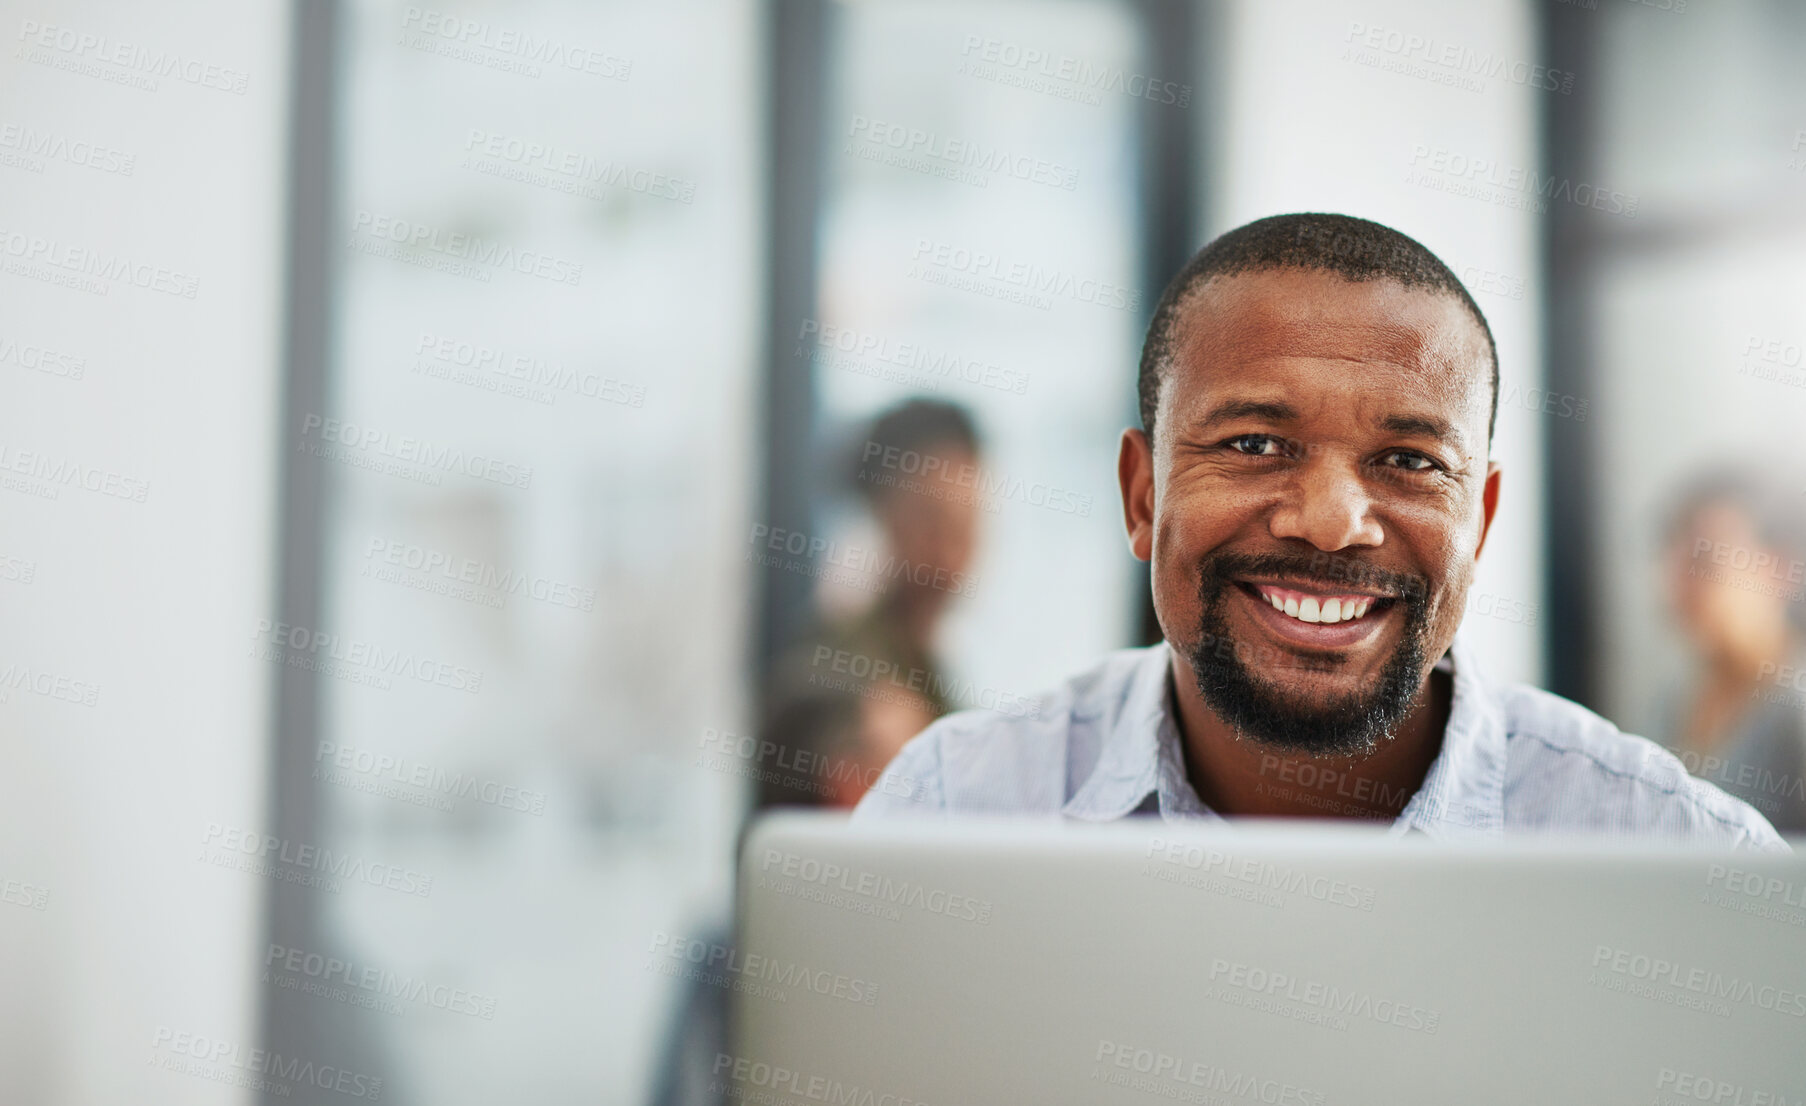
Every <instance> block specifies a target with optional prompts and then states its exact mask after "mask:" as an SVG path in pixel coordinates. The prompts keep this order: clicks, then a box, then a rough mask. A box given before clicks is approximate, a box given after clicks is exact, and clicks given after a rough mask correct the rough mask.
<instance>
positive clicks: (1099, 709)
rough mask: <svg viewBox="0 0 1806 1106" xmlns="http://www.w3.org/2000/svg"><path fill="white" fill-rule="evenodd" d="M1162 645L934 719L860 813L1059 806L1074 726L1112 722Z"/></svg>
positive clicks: (1109, 657) (1111, 656)
mask: <svg viewBox="0 0 1806 1106" xmlns="http://www.w3.org/2000/svg"><path fill="white" fill-rule="evenodd" d="M1159 648H1162V646H1151V647H1149V648H1144V649H1119V650H1116V651H1114V652H1111V653H1108V654H1106V655H1105V656H1104V657H1103V658H1102V659H1100V660H1099V661H1098V662H1097V663H1096V664H1094V665H1092V666H1091V667H1089V668H1087V669H1085V670H1083V671H1081V672H1078V673H1075V674H1074V675H1072V676H1070V677H1068V678H1067V679H1065V680H1063V681H1061V682H1060V683H1059V684H1057V685H1055V686H1054V687H1051V688H1049V689H1047V690H1046V691H1043V692H1041V693H1040V694H1039V695H1035V696H1032V697H1019V696H1009V697H1000V700H999V702H1000V706H999V708H997V709H974V710H962V711H955V712H954V713H952V714H948V715H946V716H944V717H942V718H939V719H937V720H936V721H934V722H933V723H931V724H930V725H929V726H928V727H927V728H926V729H924V730H923V731H922V732H921V733H920V734H917V735H916V736H915V737H914V738H912V739H910V741H909V742H908V743H907V744H906V745H904V746H903V749H902V751H901V752H899V753H898V754H897V757H896V759H895V760H893V761H891V763H890V766H889V767H887V768H886V769H885V770H884V774H883V775H882V776H881V777H880V778H879V780H878V783H877V785H876V786H875V787H873V789H872V793H871V794H868V795H867V797H866V799H865V800H864V801H862V802H861V803H860V804H859V813H860V815H861V816H869V815H870V814H872V813H880V814H881V813H889V812H891V811H893V810H895V811H901V810H909V809H915V810H953V811H959V812H963V813H1000V814H1001V813H1011V814H1015V813H1037V812H1040V813H1054V812H1057V811H1058V810H1059V809H1060V807H1061V806H1062V805H1064V803H1065V801H1066V782H1067V757H1068V754H1069V752H1070V748H1071V738H1072V735H1073V732H1074V730H1075V729H1077V728H1079V727H1102V728H1103V729H1104V730H1105V731H1107V730H1108V728H1109V727H1110V726H1112V725H1114V723H1115V720H1116V713H1117V712H1119V711H1120V710H1121V709H1122V705H1123V700H1124V699H1125V697H1126V693H1127V689H1128V686H1129V684H1130V682H1131V681H1132V680H1134V678H1135V677H1136V675H1137V674H1139V673H1140V672H1141V671H1142V670H1143V666H1144V665H1146V664H1147V663H1149V661H1150V660H1151V659H1152V658H1151V657H1150V652H1151V650H1153V649H1159ZM1005 702H1007V704H1008V706H1007V707H1005V706H1002V704H1003V703H1005Z"/></svg>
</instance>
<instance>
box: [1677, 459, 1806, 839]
mask: <svg viewBox="0 0 1806 1106" xmlns="http://www.w3.org/2000/svg"><path fill="white" fill-rule="evenodd" d="M1801 515H1802V504H1801V503H1800V502H1799V500H1798V497H1789V496H1787V495H1786V494H1785V492H1784V491H1783V490H1782V489H1779V488H1776V487H1774V486H1772V482H1771V481H1767V480H1765V479H1763V478H1761V477H1759V476H1757V475H1755V474H1753V473H1749V472H1735V471H1727V472H1720V473H1715V474H1712V475H1709V476H1707V477H1705V478H1703V479H1702V480H1700V481H1698V482H1697V483H1695V484H1694V485H1692V486H1691V487H1690V488H1689V489H1688V490H1687V491H1686V492H1685V493H1684V494H1683V495H1682V496H1681V498H1680V501H1679V503H1678V504H1677V505H1676V507H1675V508H1674V511H1673V513H1672V514H1671V516H1670V520H1669V524H1668V528H1667V569H1668V571H1667V574H1666V575H1667V580H1666V583H1667V585H1668V591H1669V597H1670V599H1671V601H1672V603H1673V606H1674V610H1675V612H1676V615H1677V616H1678V620H1679V622H1680V625H1681V628H1682V631H1683V632H1684V633H1685V635H1686V637H1687V643H1688V646H1689V647H1690V648H1691V649H1692V651H1693V652H1694V653H1695V654H1696V655H1697V657H1698V661H1699V666H1698V670H1697V671H1698V676H1697V679H1696V681H1695V683H1694V684H1693V686H1692V687H1690V688H1688V689H1687V690H1686V691H1685V693H1684V694H1677V695H1676V696H1674V697H1672V698H1670V699H1669V700H1668V701H1667V702H1666V703H1664V704H1663V709H1662V711H1661V719H1660V723H1659V724H1660V725H1661V726H1662V727H1663V731H1664V732H1662V733H1661V734H1660V737H1661V740H1662V742H1663V744H1665V745H1667V746H1668V747H1669V748H1670V749H1672V750H1673V751H1674V752H1675V754H1676V755H1677V756H1679V757H1680V758H1681V762H1682V763H1683V764H1685V765H1686V766H1687V769H1688V771H1690V772H1692V773H1693V774H1694V775H1696V776H1699V777H1700V778H1702V779H1706V780H1709V781H1711V782H1712V783H1715V784H1717V785H1718V786H1720V787H1722V788H1724V789H1725V790H1726V791H1729V792H1730V793H1731V794H1733V795H1736V796H1737V797H1738V798H1740V799H1743V800H1744V801H1745V802H1747V803H1749V804H1750V805H1751V806H1753V807H1755V808H1756V809H1757V810H1760V811H1761V812H1762V813H1763V814H1765V815H1767V816H1768V820H1769V821H1770V822H1771V823H1773V825H1774V827H1775V828H1776V829H1777V830H1779V831H1781V832H1782V833H1806V691H1802V690H1801V686H1806V677H1802V676H1800V675H1799V673H1800V672H1801V671H1802V668H1801V666H1802V665H1806V597H1803V594H1802V593H1803V591H1806V581H1803V580H1802V576H1803V575H1806V523H1803V521H1802V518H1801Z"/></svg>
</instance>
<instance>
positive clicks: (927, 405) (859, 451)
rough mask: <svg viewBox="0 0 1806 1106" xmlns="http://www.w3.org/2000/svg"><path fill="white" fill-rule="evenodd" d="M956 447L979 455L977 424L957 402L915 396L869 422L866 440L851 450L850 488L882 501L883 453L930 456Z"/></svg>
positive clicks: (868, 497) (870, 499)
mask: <svg viewBox="0 0 1806 1106" xmlns="http://www.w3.org/2000/svg"><path fill="white" fill-rule="evenodd" d="M948 446H958V447H961V448H963V449H965V450H966V451H967V452H968V453H972V454H977V453H979V452H981V450H980V447H979V438H978V425H977V423H975V422H974V421H973V420H972V415H971V413H970V412H969V411H967V410H966V409H965V408H964V407H961V406H960V405H959V404H957V403H950V402H948V401H947V400H944V399H928V398H926V397H917V398H915V399H909V400H905V401H904V402H902V403H899V404H897V405H896V406H895V407H891V408H888V409H886V410H885V411H884V412H883V413H881V414H879V415H878V417H877V418H875V419H873V420H872V424H871V427H870V428H869V429H868V430H867V431H866V433H865V437H864V439H863V440H861V441H860V442H859V443H858V444H857V445H856V446H855V447H854V450H853V458H852V460H853V471H852V474H851V475H852V479H853V487H854V488H855V489H857V490H858V491H859V493H860V494H861V495H864V496H865V497H866V498H867V500H869V501H873V502H875V501H877V500H878V499H879V498H881V496H882V494H883V491H884V488H883V487H882V486H881V485H882V484H883V481H881V480H880V479H878V478H879V477H880V476H882V475H883V469H882V468H881V467H880V466H881V463H882V462H881V461H874V460H873V458H874V457H877V458H882V457H883V456H885V453H886V451H890V450H897V451H901V452H904V453H911V452H913V453H931V452H933V451H935V450H937V449H945V448H946V447H948Z"/></svg>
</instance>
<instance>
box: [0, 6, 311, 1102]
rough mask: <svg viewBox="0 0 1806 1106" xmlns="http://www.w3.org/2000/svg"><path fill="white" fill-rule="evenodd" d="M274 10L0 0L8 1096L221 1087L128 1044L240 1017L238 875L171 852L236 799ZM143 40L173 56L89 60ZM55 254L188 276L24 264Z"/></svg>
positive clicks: (253, 530) (1, 935)
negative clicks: (30, 257)
mask: <svg viewBox="0 0 1806 1106" xmlns="http://www.w3.org/2000/svg"><path fill="white" fill-rule="evenodd" d="M287 14H288V13H287V7H286V5H280V4H275V3H256V4H221V3H204V2H199V0H175V2H169V3H158V4H155V5H131V4H105V3H81V2H75V0H38V2H35V3H30V4H25V3H15V2H11V0H8V2H5V3H0V39H3V40H4V49H3V50H0V477H4V481H3V482H0V683H4V685H5V686H4V687H0V879H5V880H11V881H17V882H18V883H23V884H29V885H31V886H32V887H33V888H34V889H36V888H42V889H44V890H45V891H46V895H45V897H44V902H43V907H42V909H41V910H40V909H34V908H31V907H28V906H22V905H18V904H16V903H14V902H10V901H0V948H3V949H4V950H5V951H4V952H3V953H0V1098H4V1099H5V1100H7V1101H10V1102H28V1101H29V1102H34V1103H91V1102H134V1103H162V1102H169V1103H176V1102H181V1103H224V1102H237V1101H243V1100H244V1099H245V1097H246V1092H244V1091H242V1090H240V1089H238V1088H235V1087H233V1086H231V1085H229V1084H227V1083H224V1082H219V1081H215V1080H212V1079H205V1078H198V1077H196V1076H193V1075H190V1074H185V1073H179V1072H175V1071H168V1070H164V1069H162V1068H160V1067H158V1066H156V1065H153V1064H151V1063H149V1062H147V1061H149V1060H150V1059H151V1058H152V1057H153V1056H155V1055H158V1053H157V1050H155V1049H154V1048H153V1044H154V1041H155V1036H156V1033H157V1030H158V1028H159V1027H168V1028H170V1029H171V1030H175V1031H186V1032H196V1033H205V1034H210V1035H212V1036H213V1037H214V1038H215V1039H216V1040H225V1041H229V1042H231V1043H233V1044H241V1045H242V1046H243V1047H244V1048H246V1049H248V1048H250V1047H251V1046H252V1045H253V1044H254V1043H255V1039H254V1038H255V1028H256V1027H255V1016H256V1006H255V1001H254V1000H255V995H254V991H253V981H252V970H253V968H254V966H255V965H256V964H257V963H258V960H257V958H256V955H255V949H254V946H255V944H256V942H257V941H258V938H259V936H260V931H261V904H262V899H263V896H264V894H265V892H266V884H265V883H264V881H263V880H261V879H260V878H258V877H256V876H252V875H249V874H246V873H243V872H236V871H228V870H225V869H221V868H217V867H214V866H211V865H208V864H205V863H201V862H199V861H198V860H197V856H198V854H199V852H200V842H201V835H202V833H203V831H204V829H205V828H206V826H207V825H208V823H210V822H219V823H222V824H237V825H239V826H243V827H247V828H260V827H261V825H262V820H263V816H264V797H265V763H266V756H267V752H266V743H267V741H268V729H269V728H268V724H267V720H268V715H269V695H270V688H271V670H270V669H269V668H268V666H255V667H253V666H249V665H247V663H246V662H245V660H244V659H243V657H244V653H245V649H246V647H247V645H248V644H249V641H250V635H251V632H252V629H253V627H254V625H255V622H256V620H257V618H258V617H260V616H261V615H262V614H263V613H264V612H265V611H266V609H267V608H268V607H269V605H270V597H271V591H272V578H271V572H272V568H271V566H272V565H273V564H274V549H273V541H272V527H273V523H274V518H273V490H274V481H275V457H274V456H273V452H272V448H273V447H272V441H273V437H272V435H273V430H274V418H275V403H276V398H277V342H278V321H279V318H280V314H279V303H280V288H279V276H280V265H279V259H280V257H281V250H280V247H281V213H282V204H283V203H284V199H283V196H284V188H283V170H282V159H283V149H282V146H281V141H282V135H283V134H284V126H283V123H284V120H285V116H286V101H287V88H288V73H287V67H288V66H287V62H288V59H287V55H286V48H285V42H286V38H287ZM35 28H57V29H59V30H57V31H51V32H47V34H48V40H47V44H41V43H40V41H39V39H38V37H37V34H38V33H46V32H36V33H34V29H35ZM83 36H88V37H86V38H84V37H83ZM171 52H173V54H174V55H177V56H179V58H180V59H181V66H182V69H183V70H185V71H186V73H187V74H188V75H189V76H192V77H194V78H197V79H198V82H199V83H195V82H191V81H190V80H187V79H184V76H183V74H182V72H177V73H168V72H166V73H164V74H163V75H161V76H153V75H150V74H147V73H145V72H144V70H143V69H142V68H140V69H139V70H138V71H137V76H138V77H139V78H143V82H142V83H143V84H145V85H149V86H150V87H134V85H133V84H131V83H122V82H121V81H120V80H119V79H118V78H120V77H122V76H126V77H130V76H132V75H133V69H132V65H133V59H137V64H139V65H141V66H142V65H152V66H155V65H158V64H167V62H160V61H159V59H161V58H165V57H166V56H167V55H168V54H169V53H171ZM121 58H124V59H126V61H125V62H124V63H123V64H122V63H120V61H119V60H118V59H121ZM190 63H198V65H191V64H190ZM207 66H214V67H218V68H217V69H216V70H214V71H211V72H210V71H209V70H207V69H206V68H205V67H207ZM226 70H230V71H234V72H224V71H226ZM237 74H242V75H243V77H244V86H243V90H242V92H235V91H232V90H230V89H220V88H215V87H209V84H211V83H223V84H228V85H230V84H231V83H233V81H234V80H235V76H236V75H237ZM7 128H16V129H7ZM46 140H47V144H46V145H40V143H44V142H45V141H46ZM95 146H98V147H104V148H106V149H107V150H109V151H112V152H111V153H108V154H105V155H103V156H100V157H99V158H95V157H94V156H93V155H92V152H91V148H92V147H95ZM34 149H39V150H41V151H42V152H40V153H33V150H34ZM128 158H129V161H128V160H127V159H128ZM82 162H92V163H93V164H83V163H82ZM128 167H129V170H130V171H129V173H128V172H125V171H124V170H125V169H126V168H128ZM34 239H36V240H42V242H44V243H49V244H53V245H45V246H43V247H35V246H34V245H33V242H32V240H34ZM34 249H35V250H37V251H38V252H39V262H34V263H27V261H26V258H25V257H23V256H22V255H24V254H27V253H31V252H33V251H34ZM71 250H86V251H91V252H92V253H93V254H94V255H96V256H97V257H99V258H101V259H107V258H111V257H123V258H127V259H129V260H130V262H131V264H132V265H133V266H134V267H136V266H141V265H142V266H154V267H161V268H162V269H165V270H169V271H170V273H168V274H165V275H164V276H161V277H157V278H156V280H157V281H158V282H159V283H167V284H169V285H170V286H172V287H176V288H178V289H180V288H182V287H185V286H186V285H185V284H184V283H183V282H182V281H180V280H178V276H179V277H181V278H192V279H194V280H196V281H198V284H196V285H194V286H193V287H194V295H193V297H192V298H187V297H185V296H183V295H180V294H171V293H170V292H167V291H162V290H158V289H157V288H155V287H151V288H145V287H137V286H134V284H133V282H132V281H131V280H129V279H113V280H110V281H104V282H103V283H104V284H105V285H106V286H105V287H104V294H102V292H101V291H96V290H83V289H80V288H70V287H66V286H61V285H59V284H57V283H53V282H52V279H54V277H55V276H56V275H57V274H66V273H67V270H63V269H55V268H53V267H52V266H50V265H46V264H42V263H41V262H42V261H43V260H44V251H52V252H54V253H55V254H56V256H57V258H58V259H59V260H64V261H67V260H69V258H70V256H71V255H70V254H68V253H66V252H65V251H71ZM74 263H75V264H78V265H79V264H80V261H79V260H76V261H75V262H74ZM21 269H24V270H25V271H24V272H21V271H20V270H21ZM138 271H139V272H141V274H142V275H143V276H144V277H146V278H150V277H151V276H152V274H151V273H150V271H149V270H148V269H145V270H138ZM46 278H52V279H46ZM147 282H148V280H147ZM43 348H49V349H52V350H55V351H57V352H58V353H60V354H63V355H65V357H64V358H62V359H53V360H54V361H55V362H56V363H57V364H59V365H60V366H61V367H62V369H63V370H64V371H68V370H70V369H71V367H72V366H73V365H75V364H76V363H77V359H79V364H80V367H81V377H80V379H72V378H71V377H70V376H67V375H58V374H57V373H56V372H53V371H45V370H44V369H43V368H41V367H32V366H33V365H34V364H41V362H39V361H38V354H37V353H36V352H35V351H38V350H40V349H43ZM30 455H35V456H30ZM34 465H37V466H57V465H62V466H64V470H63V471H65V472H68V471H71V470H70V469H69V468H68V466H79V469H78V470H75V474H74V475H73V476H72V477H71V478H70V480H69V482H68V483H61V482H60V481H59V479H58V477H57V476H56V475H55V473H54V472H51V473H50V474H49V475H46V472H45V469H43V468H39V469H37V470H36V472H37V475H36V476H33V475H30V474H29V473H21V472H20V471H18V470H19V469H21V468H24V469H27V470H31V469H32V467H33V466H34ZM84 482H91V483H93V484H94V485H96V486H97V487H99V488H100V489H101V490H97V491H90V490H86V489H84V487H83V486H82V485H83V483H84ZM22 487H23V489H24V490H22ZM32 488H36V489H37V491H33V490H31V489H32ZM45 490H53V491H54V492H55V495H54V497H49V496H46V495H43V494H39V492H41V491H45ZM141 490H142V491H143V496H142V501H134V500H133V499H132V498H131V496H132V495H133V494H135V493H137V492H139V491H141ZM110 493H124V495H123V496H121V495H118V494H110ZM11 666H16V667H11ZM27 670H29V674H30V675H29V676H26V675H25V673H26V671H27ZM247 671H249V672H252V676H251V677H250V678H246V675H245V674H246V672H247ZM21 680H25V681H26V682H25V683H24V684H23V685H21V684H20V683H19V681H21ZM58 680H61V681H62V683H61V684H59V683H57V682H56V681H58ZM34 684H35V685H36V686H38V687H41V688H42V689H43V690H45V691H48V692H49V694H42V693H39V692H38V691H35V690H32V687H33V685H34ZM93 688H97V689H98V691H97V694H95V695H94V697H93V702H92V703H91V704H83V703H79V702H70V701H66V700H65V699H63V698H59V697H58V695H59V694H67V695H73V696H76V697H78V698H79V697H82V696H85V695H87V694H88V693H89V691H90V689H93ZM14 897H19V896H18V894H17V888H13V889H12V891H11V892H9V894H8V895H7V896H3V898H9V899H10V898H14ZM162 1055H168V1051H167V1050H164V1052H163V1053H162Z"/></svg>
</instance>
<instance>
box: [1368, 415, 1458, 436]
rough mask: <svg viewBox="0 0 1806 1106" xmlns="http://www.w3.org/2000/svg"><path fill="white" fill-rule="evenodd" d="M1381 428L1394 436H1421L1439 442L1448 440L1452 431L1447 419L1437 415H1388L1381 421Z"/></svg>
mask: <svg viewBox="0 0 1806 1106" xmlns="http://www.w3.org/2000/svg"><path fill="white" fill-rule="evenodd" d="M1380 428H1381V429H1382V430H1390V431H1392V432H1393V433H1394V434H1420V435H1422V436H1424V437H1426V438H1436V439H1439V440H1441V439H1447V438H1448V437H1449V436H1450V432H1451V429H1452V428H1451V427H1450V425H1449V421H1448V420H1447V419H1440V418H1437V417H1436V416H1435V415H1387V416H1386V417H1385V418H1384V419H1381V420H1380Z"/></svg>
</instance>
